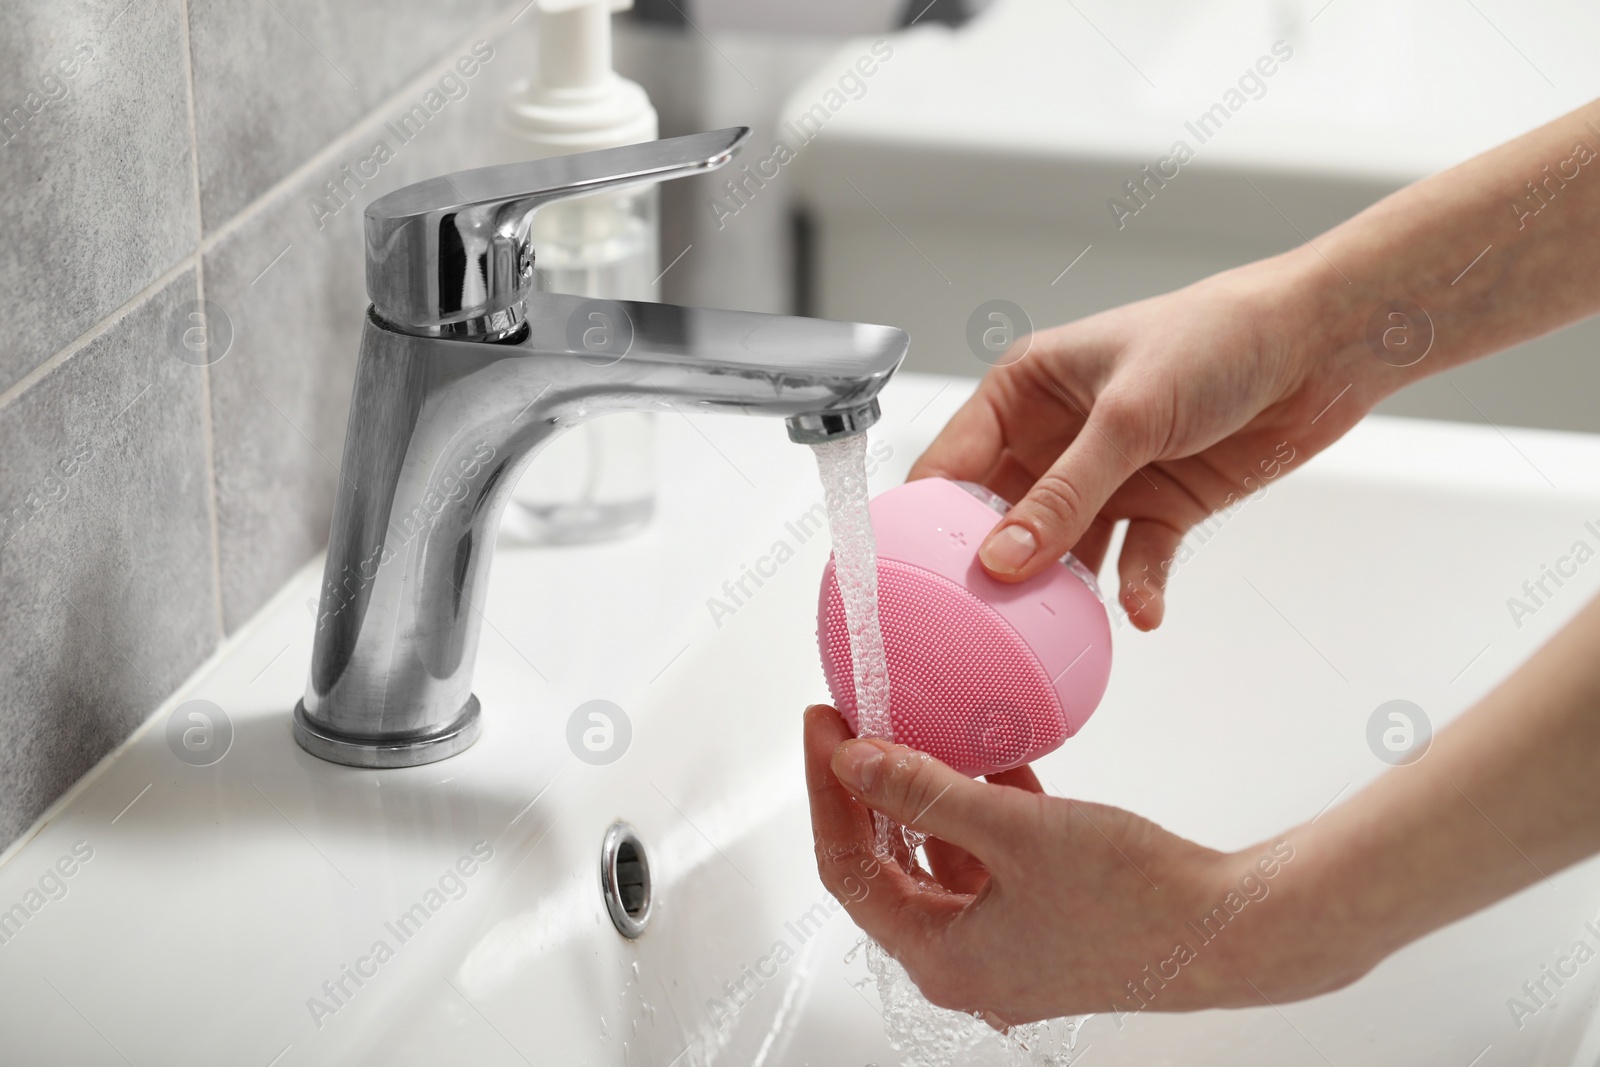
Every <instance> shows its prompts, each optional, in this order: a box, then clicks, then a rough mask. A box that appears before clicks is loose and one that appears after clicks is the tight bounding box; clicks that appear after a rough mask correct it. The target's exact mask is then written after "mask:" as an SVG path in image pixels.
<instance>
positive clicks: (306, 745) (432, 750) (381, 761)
mask: <svg viewBox="0 0 1600 1067" xmlns="http://www.w3.org/2000/svg"><path fill="white" fill-rule="evenodd" d="M481 711H482V708H481V707H480V706H479V704H478V698H477V697H475V696H474V697H471V698H469V699H468V700H467V706H466V707H465V708H463V709H462V710H461V714H460V715H458V716H456V718H455V720H454V721H452V722H450V723H448V724H447V725H446V726H445V727H444V728H443V729H440V730H436V731H434V732H433V733H430V734H427V735H426V736H423V737H406V738H391V739H385V740H376V741H375V740H372V739H371V738H363V737H348V736H346V735H344V734H338V733H334V732H333V731H331V730H328V729H327V728H325V727H322V726H319V725H317V724H316V723H314V722H312V721H311V717H310V716H309V715H307V714H306V705H305V702H304V701H299V702H297V703H296V704H295V706H294V739H295V741H296V742H298V743H299V745H300V747H301V748H303V749H305V750H306V751H307V752H309V753H311V754H312V755H313V756H316V757H317V758H318V759H325V760H327V761H328V762H330V763H342V764H344V765H345V766H347V767H368V768H388V767H420V766H422V765H423V764H425V763H437V762H438V761H439V760H442V759H449V758H450V757H451V756H454V755H455V754H456V753H458V752H464V751H466V750H467V749H469V748H471V747H472V743H473V742H474V741H476V740H477V739H478V734H479V733H481V732H482V730H483V721H482V717H481Z"/></svg>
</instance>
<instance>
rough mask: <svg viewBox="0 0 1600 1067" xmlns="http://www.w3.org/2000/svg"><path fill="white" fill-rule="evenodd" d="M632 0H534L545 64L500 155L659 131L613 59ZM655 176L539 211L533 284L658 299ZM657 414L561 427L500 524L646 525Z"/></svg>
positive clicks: (544, 529) (533, 538)
mask: <svg viewBox="0 0 1600 1067" xmlns="http://www.w3.org/2000/svg"><path fill="white" fill-rule="evenodd" d="M632 3H633V0H537V4H538V7H539V14H540V22H539V65H538V69H537V70H536V71H534V74H533V76H532V77H531V78H528V79H526V80H524V81H519V82H517V83H516V84H515V85H513V86H512V88H511V94H510V96H509V98H508V99H507V100H506V102H505V104H504V106H503V107H502V109H501V111H500V114H499V118H498V121H497V123H496V126H497V130H496V132H497V152H496V154H497V155H498V157H499V161H500V162H506V163H511V162H517V161H520V160H528V159H543V158H546V157H548V156H562V155H568V154H570V153H573V152H589V151H594V150H596V149H601V148H615V147H618V146H619V145H626V144H636V143H638V142H640V141H653V140H655V139H656V137H657V136H658V123H657V119H656V111H655V108H654V107H652V106H651V104H650V98H649V96H648V95H646V93H645V91H644V89H643V88H641V87H640V86H639V85H638V84H637V83H635V82H632V81H629V80H628V79H626V78H623V77H620V76H619V75H618V74H617V73H616V72H615V71H614V70H612V69H611V13H612V12H613V11H623V10H626V9H628V8H629V7H631V6H632ZM657 212H658V200H657V194H656V188H655V186H653V185H648V186H643V187H640V188H636V189H628V190H622V191H612V192H602V193H595V194H593V195H591V196H586V197H581V198H578V199H574V200H568V201H564V202H562V203H557V204H552V205H550V206H548V207H544V208H541V209H540V210H539V211H538V212H536V213H535V214H534V216H533V247H534V250H535V262H534V268H535V271H536V273H537V278H536V281H535V284H536V286H537V287H538V288H539V289H541V290H543V291H546V292H556V293H572V294H575V295H578V296H591V297H604V298H607V299H614V300H648V301H655V300H659V299H660V292H659V282H660V267H659V260H660V248H659V244H660V229H659V222H658V217H657ZM654 444H655V423H654V416H653V415H650V414H648V413H643V412H640V413H628V414H619V415H609V416H606V417H604V418H601V419H596V420H595V421H593V422H588V423H584V424H582V425H580V426H578V427H576V428H574V429H573V430H570V431H568V432H567V433H566V434H564V435H563V436H561V437H559V438H557V439H556V440H555V441H554V442H552V444H551V445H550V447H549V448H547V449H546V450H545V451H544V452H543V453H541V455H540V456H539V458H538V459H537V460H535V461H534V463H533V464H531V465H530V466H529V467H528V468H527V470H526V472H525V473H524V476H523V478H522V480H521V481H520V482H519V483H518V484H517V487H516V489H515V490H514V491H513V493H512V502H511V505H510V506H509V507H507V508H506V512H505V519H504V520H503V522H502V526H501V529H502V533H503V534H504V535H506V536H507V537H509V538H511V539H513V540H517V541H521V542H524V543H529V544H575V543H582V542H587V541H599V540H605V539H607V538H612V537H619V536H622V535H624V534H627V533H631V532H633V531H635V530H638V529H640V528H641V527H643V526H644V525H645V524H646V523H648V522H649V520H650V516H651V515H652V513H653V512H654V510H655V481H656V478H655V466H654V459H655V456H654Z"/></svg>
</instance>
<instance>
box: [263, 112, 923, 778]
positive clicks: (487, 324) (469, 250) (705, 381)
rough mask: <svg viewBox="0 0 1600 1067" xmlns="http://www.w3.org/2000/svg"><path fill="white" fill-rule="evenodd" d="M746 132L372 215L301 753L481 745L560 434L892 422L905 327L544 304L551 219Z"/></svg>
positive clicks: (383, 201)
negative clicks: (479, 669) (496, 596)
mask: <svg viewBox="0 0 1600 1067" xmlns="http://www.w3.org/2000/svg"><path fill="white" fill-rule="evenodd" d="M748 133H749V131H748V130H746V129H742V128H739V129H728V130H718V131H715V132H712V133H701V134H695V135H693V136H689V137H675V138H672V139H670V140H665V141H652V142H647V143H645V144H638V145H629V146H627V147H624V148H613V149H607V150H605V151H601V152H587V153H583V154H580V155H572V156H562V157H558V158H553V159H542V160H538V161H535V162H528V163H511V164H506V165H504V166H496V167H483V168H480V169H478V170H469V171H462V172H461V173H458V174H449V175H445V176H444V177H440V178H432V179H429V180H428V181H424V182H418V183H417V184H415V185H411V186H407V187H406V188H404V189H399V190H397V191H395V192H392V193H389V194H387V195H386V196H383V197H380V198H379V199H377V200H375V201H373V202H372V203H371V204H370V205H368V207H367V210H366V219H365V223H366V260H367V295H368V296H369V297H370V298H371V300H372V306H371V307H370V308H368V310H367V321H366V327H365V330H364V332H363V334H362V337H361V358H360V362H359V364H358V366H357V369H356V382H355V391H354V394H353V395H352V396H351V399H350V422H349V426H348V429H347V430H346V434H345V445H344V461H343V464H342V466H341V470H340V477H339V488H338V498H337V500H336V501H335V504H334V510H333V528H332V531H331V533H330V535H329V539H328V560H327V565H326V568H325V570H324V574H323V585H322V591H321V600H320V606H319V609H318V613H317V622H316V638H315V644H314V648H313V652H312V660H311V678H310V680H309V682H308V683H307V686H306V694H305V698H304V699H303V700H302V701H300V703H299V704H298V705H297V706H296V707H295V711H294V734H295V739H296V740H297V741H299V743H300V745H301V746H302V747H303V748H305V750H306V751H308V752H310V753H312V754H313V755H316V756H320V757H322V758H323V759H326V760H332V761H333V762H335V763H345V764H349V765H352V766H357V767H409V766H416V765H418V764H423V763H431V762H433V761H435V760H441V759H445V758H446V757H449V756H452V755H454V754H456V753H458V752H460V751H462V750H463V749H465V748H467V747H468V746H469V745H471V744H472V742H473V741H475V740H476V739H477V736H478V732H479V729H480V719H479V717H480V709H479V705H478V699H477V697H475V696H473V694H472V668H473V663H474V661H475V659H476V658H477V652H478V635H479V632H480V630H481V628H482V625H481V624H482V615H481V611H482V603H483V598H484V591H485V590H486V588H487V586H488V580H489V563H490V558H491V556H492V555H493V549H494V537H495V531H496V529H497V528H498V525H499V519H500V513H501V511H502V510H503V509H504V508H505V505H506V502H507V501H508V500H509V499H510V495H511V490H512V487H513V486H514V485H515V484H516V481H517V476H518V474H519V473H520V472H521V470H522V468H523V467H524V466H525V465H526V464H527V463H528V462H529V461H530V460H531V459H532V458H533V456H534V455H535V454H536V453H537V452H538V451H539V450H540V449H541V448H542V447H543V446H544V445H545V444H547V443H548V442H549V441H550V440H552V439H553V438H554V437H556V436H557V435H559V434H560V433H562V432H563V431H565V430H567V429H570V428H571V427H573V426H575V425H577V424H579V423H581V422H584V421H586V420H588V419H592V418H595V417H597V416H601V415H607V414H611V413H613V412H620V411H641V410H656V409H668V410H673V409H677V410H684V409H694V410H699V411H726V412H733V413H736V414H743V415H775V416H779V417H782V418H784V419H786V420H787V425H788V431H789V437H790V438H791V439H792V440H794V441H797V442H801V443H816V442H820V441H826V440H830V439H833V438H838V437H844V436H848V435H849V434H853V433H859V432H861V431H863V430H865V429H867V428H868V427H869V426H871V425H872V424H873V423H874V422H876V421H877V419H878V402H877V395H878V392H879V390H881V389H882V388H883V386H884V383H886V382H887V381H888V380H889V376H890V375H891V374H892V373H894V370H895V368H896V367H897V366H899V364H900V361H901V359H902V358H903V357H904V356H905V352H906V347H907V344H908V341H907V337H906V335H905V333H904V332H903V331H901V330H897V329H893V328H891V327H887V326H867V325H861V324H857V323H840V322H824V321H822V320H818V319H805V318H790V317H785V316H780V315H758V314H752V313H748V312H740V311H709V310H701V309H696V308H682V307H674V306H672V305H669V304H647V303H635V302H630V301H612V300H591V299H585V298H583V297H577V296H564V295H559V294H555V293H542V292H536V291H535V290H534V249H533V248H532V247H531V237H530V221H531V219H532V216H533V213H534V212H535V211H537V210H538V209H539V208H540V207H542V206H544V205H545V204H548V203H551V202H552V201H555V200H560V199H563V198H566V197H572V196H582V195H585V194H588V193H594V192H599V191H603V190H608V189H619V188H624V187H627V186H633V185H639V184H643V183H647V182H654V181H661V180H663V179H667V178H676V177H680V176H683V175H687V174H693V173H697V172H702V171H708V170H714V169H716V168H717V167H720V166H722V165H723V164H724V163H726V162H727V161H728V160H729V159H731V158H733V155H734V153H736V152H737V151H738V150H739V147H740V145H741V144H742V143H743V142H744V140H745V138H746V136H747V135H748Z"/></svg>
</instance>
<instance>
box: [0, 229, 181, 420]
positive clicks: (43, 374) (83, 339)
mask: <svg viewBox="0 0 1600 1067" xmlns="http://www.w3.org/2000/svg"><path fill="white" fill-rule="evenodd" d="M198 258H199V256H198V253H197V252H190V253H189V254H187V255H186V256H184V257H183V258H182V259H180V260H178V262H176V263H174V264H173V265H172V266H171V267H168V268H167V270H166V271H165V273H163V274H161V275H160V277H158V278H156V279H155V280H154V281H152V282H151V283H150V284H149V285H146V286H145V287H144V288H143V289H140V290H139V291H138V292H136V293H134V294H133V295H132V296H130V297H128V299H127V300H125V301H123V302H122V303H121V304H118V305H117V306H116V307H115V308H114V309H112V311H111V312H110V313H109V314H107V315H106V317H105V318H103V319H101V320H100V321H99V322H96V323H95V324H94V325H92V326H90V327H89V328H88V329H87V330H84V331H83V333H81V334H79V335H78V336H77V337H75V338H73V339H72V341H70V342H69V343H67V344H66V345H64V346H62V348H61V349H60V350H58V351H57V352H56V353H55V354H54V355H52V356H51V357H50V358H49V359H46V360H45V361H44V362H43V363H41V364H39V365H38V366H37V367H35V368H33V369H32V370H30V371H29V372H28V373H27V374H24V375H23V376H22V377H20V378H18V379H17V380H16V381H15V382H13V383H11V385H9V386H7V387H6V388H5V389H4V390H0V411H3V410H5V409H6V408H7V407H9V406H10V405H11V403H12V402H13V401H15V400H17V399H18V398H19V397H21V396H22V394H23V393H26V392H27V391H28V390H30V389H32V388H33V387H34V386H35V385H38V384H39V382H40V381H42V380H43V379H45V378H47V377H49V376H50V373H51V372H52V371H54V370H55V369H56V368H57V367H59V366H61V365H62V364H63V363H65V362H66V361H67V360H69V359H71V358H72V357H73V356H75V355H77V354H78V353H79V352H82V351H83V350H84V349H85V348H87V347H89V346H90V345H91V344H93V343H94V342H95V341H97V340H99V339H100V338H101V337H103V336H104V335H105V334H107V333H109V332H110V331H111V328H112V327H113V326H116V325H117V324H119V323H120V322H121V321H122V320H123V319H124V318H126V317H127V316H128V315H130V314H132V313H133V312H134V311H135V310H137V309H138V308H139V307H140V306H141V305H143V304H144V303H145V302H146V301H148V300H149V299H150V298H151V297H153V296H155V295H156V294H157V293H159V292H160V291H161V290H163V289H165V288H166V287H167V286H169V285H171V284H172V283H173V282H174V281H175V280H177V278H178V277H180V276H181V275H182V274H183V272H184V271H186V270H188V269H189V268H190V267H192V266H194V265H195V263H196V261H197V260H198Z"/></svg>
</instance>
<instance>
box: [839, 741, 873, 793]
mask: <svg viewBox="0 0 1600 1067" xmlns="http://www.w3.org/2000/svg"><path fill="white" fill-rule="evenodd" d="M882 766H883V749H881V748H879V747H878V746H877V745H874V744H871V743H869V742H866V741H862V740H860V739H857V740H854V741H846V742H845V743H844V744H842V745H840V746H839V749H838V751H836V752H835V753H834V754H833V773H834V774H836V775H838V776H839V781H841V782H843V783H844V784H845V785H847V786H849V787H850V788H851V789H854V790H856V791H857V792H859V793H865V792H867V791H869V790H870V789H871V788H872V786H873V783H875V782H876V781H877V780H878V768H880V767H882Z"/></svg>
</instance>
